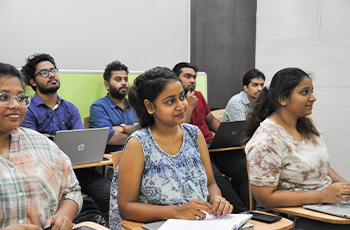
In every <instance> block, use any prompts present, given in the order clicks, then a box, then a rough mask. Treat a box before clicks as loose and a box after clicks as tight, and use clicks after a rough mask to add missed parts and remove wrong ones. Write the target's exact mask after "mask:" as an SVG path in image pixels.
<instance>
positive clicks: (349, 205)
mask: <svg viewBox="0 0 350 230" xmlns="http://www.w3.org/2000/svg"><path fill="white" fill-rule="evenodd" d="M303 207H304V208H307V209H311V210H314V211H318V212H324V213H327V214H331V215H335V216H341V217H345V218H350V201H349V200H348V201H346V200H342V201H339V202H338V203H334V204H308V205H303Z"/></svg>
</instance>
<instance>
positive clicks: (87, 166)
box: [72, 154, 113, 169]
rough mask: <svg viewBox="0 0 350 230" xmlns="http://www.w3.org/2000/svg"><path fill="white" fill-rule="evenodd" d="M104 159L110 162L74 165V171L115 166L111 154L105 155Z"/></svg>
mask: <svg viewBox="0 0 350 230" xmlns="http://www.w3.org/2000/svg"><path fill="white" fill-rule="evenodd" d="M103 157H104V158H107V159H108V160H105V161H100V162H94V163H87V164H81V165H74V166H73V167H72V168H73V169H81V168H91V167H96V166H103V165H112V164H113V160H112V155H111V154H105V155H104V156H103Z"/></svg>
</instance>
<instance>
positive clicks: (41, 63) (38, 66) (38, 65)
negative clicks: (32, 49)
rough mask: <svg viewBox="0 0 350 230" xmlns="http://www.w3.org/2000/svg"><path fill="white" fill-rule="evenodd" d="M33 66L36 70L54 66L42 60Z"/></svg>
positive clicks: (48, 68)
mask: <svg viewBox="0 0 350 230" xmlns="http://www.w3.org/2000/svg"><path fill="white" fill-rule="evenodd" d="M35 68H36V70H37V71H39V70H42V69H47V70H50V69H52V68H55V66H54V65H53V64H52V63H51V62H49V61H42V62H39V63H38V64H36V66H35Z"/></svg>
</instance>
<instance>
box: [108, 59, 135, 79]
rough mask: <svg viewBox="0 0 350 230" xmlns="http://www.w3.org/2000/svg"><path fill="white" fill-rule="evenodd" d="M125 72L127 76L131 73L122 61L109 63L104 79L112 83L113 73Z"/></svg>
mask: <svg viewBox="0 0 350 230" xmlns="http://www.w3.org/2000/svg"><path fill="white" fill-rule="evenodd" d="M118 70H124V71H125V72H126V73H127V74H128V73H129V70H128V67H127V66H126V65H124V64H122V63H121V62H120V61H118V60H116V61H113V62H111V63H109V64H108V65H107V66H106V69H105V72H104V73H103V79H104V80H105V81H107V82H110V80H111V77H112V71H118Z"/></svg>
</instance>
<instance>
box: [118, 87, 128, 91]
mask: <svg viewBox="0 0 350 230" xmlns="http://www.w3.org/2000/svg"><path fill="white" fill-rule="evenodd" d="M121 89H128V87H126V86H122V87H120V88H119V89H118V90H121Z"/></svg>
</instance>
